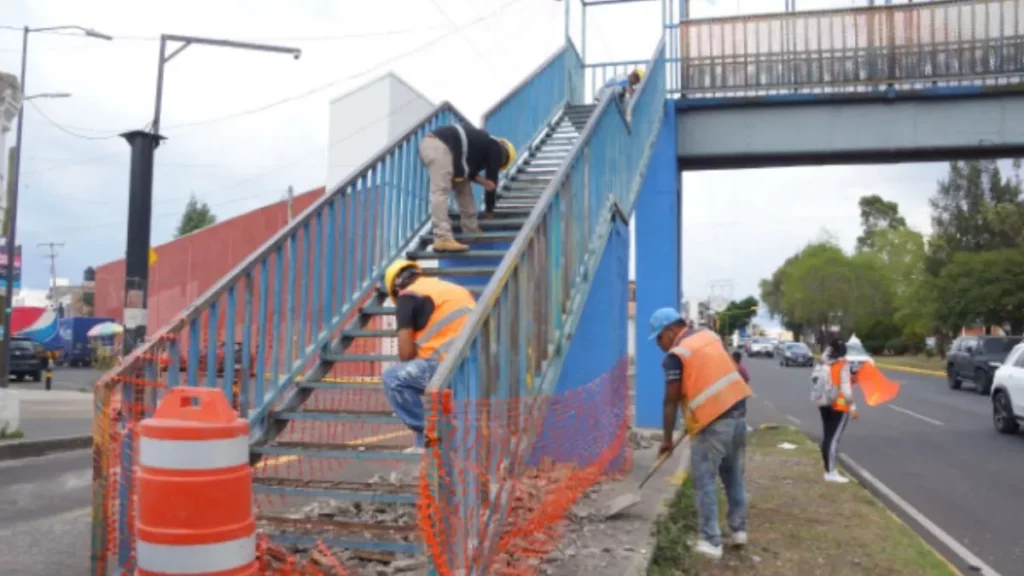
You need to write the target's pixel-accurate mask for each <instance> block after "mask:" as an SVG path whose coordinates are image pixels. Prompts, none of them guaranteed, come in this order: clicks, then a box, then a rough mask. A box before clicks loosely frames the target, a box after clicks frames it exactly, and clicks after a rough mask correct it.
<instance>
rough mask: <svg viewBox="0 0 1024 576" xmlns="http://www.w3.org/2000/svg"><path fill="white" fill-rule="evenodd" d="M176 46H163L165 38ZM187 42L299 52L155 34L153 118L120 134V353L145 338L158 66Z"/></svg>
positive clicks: (159, 92)
mask: <svg viewBox="0 0 1024 576" xmlns="http://www.w3.org/2000/svg"><path fill="white" fill-rule="evenodd" d="M168 42H177V43H180V46H178V47H177V48H175V49H174V50H172V51H171V52H170V53H169V54H168V52H167V43H168ZM193 44H201V45H205V46H218V47H221V48H235V49H238V50H256V51H260V52H277V53H280V54H291V55H292V57H294V58H295V59H296V60H298V59H299V57H300V56H302V51H301V50H299V49H298V48H290V47H287V46H274V45H270V44H254V43H251V42H236V41H234V40H220V39H216V38H200V37H197V36H180V35H176V34H161V35H160V56H159V60H158V61H157V72H156V98H155V102H154V106H153V122H152V123H151V124H150V129H149V131H148V132H147V131H145V130H134V131H131V132H126V133H124V134H122V135H121V137H122V138H124V139H125V140H126V141H127V142H128V145H129V146H131V149H132V153H131V154H132V160H131V172H130V174H129V184H128V238H127V247H126V249H125V275H124V354H125V356H127V355H128V354H130V353H131V352H132V350H134V349H135V348H136V347H137V346H138V345H140V344H141V343H142V342H143V341H145V339H146V324H147V318H146V317H147V310H146V309H147V303H148V291H149V287H148V284H149V250H150V245H149V235H150V226H151V219H152V208H153V158H154V155H155V152H156V149H157V147H158V146H159V145H160V142H161V141H162V140H164V139H165V138H164V136H162V135H161V134H160V114H161V111H162V107H163V93H164V66H165V65H166V64H167V63H168V62H170V61H171V60H172V59H174V57H175V56H177V55H178V54H181V52H182V51H183V50H185V49H186V48H188V47H189V46H191V45H193Z"/></svg>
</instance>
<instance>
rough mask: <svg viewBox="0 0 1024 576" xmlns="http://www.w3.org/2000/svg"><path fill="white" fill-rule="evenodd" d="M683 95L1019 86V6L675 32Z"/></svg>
mask: <svg viewBox="0 0 1024 576" xmlns="http://www.w3.org/2000/svg"><path fill="white" fill-rule="evenodd" d="M680 47H681V48H680V53H681V60H682V62H681V67H682V76H681V78H682V87H681V89H682V93H683V94H684V95H685V96H688V97H706V96H757V95H764V94H775V93H791V92H807V93H815V92H818V93H834V92H866V91H871V90H877V89H878V87H883V88H884V87H887V86H890V85H891V86H893V87H895V88H897V89H910V90H913V89H922V88H931V87H933V86H955V85H979V86H1000V85H1007V84H1020V83H1022V81H1024V0H968V1H964V0H950V1H940V2H928V3H923V4H907V5H900V6H880V7H873V8H857V9H850V10H828V11H813V12H796V13H787V14H770V15H758V16H743V17H730V18H711V19H700V20H684V21H683V22H682V24H681V26H680Z"/></svg>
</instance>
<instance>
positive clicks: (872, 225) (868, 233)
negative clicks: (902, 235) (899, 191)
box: [857, 194, 907, 252]
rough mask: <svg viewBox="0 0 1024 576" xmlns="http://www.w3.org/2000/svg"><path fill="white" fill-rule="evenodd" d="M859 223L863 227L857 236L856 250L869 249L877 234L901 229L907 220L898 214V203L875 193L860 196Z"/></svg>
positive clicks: (904, 226) (905, 225)
mask: <svg viewBox="0 0 1024 576" xmlns="http://www.w3.org/2000/svg"><path fill="white" fill-rule="evenodd" d="M858 205H859V206H860V225H861V228H863V231H862V232H861V235H860V236H859V237H858V238H857V251H858V252H862V251H865V250H871V249H872V248H873V247H874V238H875V236H876V235H877V234H879V233H880V232H883V231H888V230H901V229H905V228H906V227H907V221H906V219H904V218H903V216H901V215H900V205H899V204H897V203H896V202H890V201H888V200H885V199H883V198H882V197H881V196H879V195H877V194H872V195H870V196H861V198H860V200H859V201H858Z"/></svg>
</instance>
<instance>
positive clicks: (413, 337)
mask: <svg viewBox="0 0 1024 576" xmlns="http://www.w3.org/2000/svg"><path fill="white" fill-rule="evenodd" d="M384 285H385V287H386V289H387V291H388V294H390V295H391V299H392V300H394V302H395V308H396V310H395V315H396V316H397V324H398V358H399V360H401V362H398V363H396V364H394V365H392V366H390V367H389V368H388V369H387V370H384V374H383V377H382V379H383V381H384V391H385V392H386V393H387V397H388V402H390V403H391V408H392V409H393V410H394V411H395V413H396V414H398V417H399V418H401V419H402V422H403V423H405V425H406V426H408V427H409V429H410V430H412V431H413V432H415V433H416V445H415V446H414V447H412V448H410V449H408V450H406V452H408V453H422V452H423V446H424V439H423V428H424V409H423V392H424V391H425V390H426V388H427V384H428V383H429V382H430V379H431V378H433V376H434V372H436V371H437V366H438V364H440V362H441V360H443V359H444V356H445V354H446V353H448V352H449V349H450V348H451V346H452V345H454V344H455V338H456V337H457V336H458V335H459V331H460V330H461V329H462V325H463V324H465V323H466V319H468V318H469V313H470V312H472V311H473V306H475V305H476V300H474V298H473V295H472V294H471V293H470V292H469V290H466V289H465V288H463V287H462V286H459V285H458V284H453V283H451V282H445V281H444V280H438V279H437V278H428V277H426V276H423V270H422V269H421V268H420V266H419V264H416V263H415V262H409V261H407V260H399V261H397V262H395V263H394V264H392V265H391V266H388V269H387V270H386V271H385V272H384Z"/></svg>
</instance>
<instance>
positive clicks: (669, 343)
mask: <svg viewBox="0 0 1024 576" xmlns="http://www.w3.org/2000/svg"><path fill="white" fill-rule="evenodd" d="M650 324H651V340H655V341H656V342H657V344H658V347H659V348H661V349H662V350H663V351H664V352H666V353H667V354H666V356H665V359H664V360H663V362H662V367H663V368H664V370H665V399H664V402H663V404H662V406H663V414H662V418H663V426H664V434H665V435H664V438H663V439H662V443H661V447H660V448H659V453H660V454H666V453H671V452H672V449H673V442H672V434H673V432H674V429H675V424H676V413H677V412H678V411H679V409H680V408H681V409H682V411H683V422H684V425H685V426H686V432H687V434H688V435H689V437H690V475H691V477H692V478H693V488H694V499H695V503H696V508H697V516H698V524H699V526H700V529H699V534H698V539H697V542H696V545H695V550H696V551H697V552H698V553H700V554H702V555H704V556H707V557H709V558H712V559H718V558H721V557H722V532H721V529H720V528H719V524H718V483H717V479H716V478H717V477H720V478H721V479H722V484H724V485H725V494H726V499H727V501H728V507H729V509H728V512H727V514H726V519H727V521H728V525H729V530H730V531H731V532H732V544H734V545H736V546H743V545H745V544H746V543H747V493H746V487H745V483H744V460H745V456H746V449H747V420H746V416H747V401H746V399H747V397H749V396H750V395H751V390H750V387H749V386H747V383H746V382H745V381H744V378H743V376H741V375H740V373H739V372H738V371H737V369H736V365H735V364H734V363H733V361H732V358H730V357H729V352H728V351H727V350H726V349H725V346H724V345H723V343H722V340H721V339H720V338H719V337H718V335H717V334H715V333H714V332H713V331H711V330H708V329H705V328H698V329H696V330H694V329H690V328H688V327H687V325H686V322H685V321H684V320H683V318H682V316H681V315H680V314H679V312H678V311H677V310H675V309H673V308H661V309H659V310H656V311H655V312H654V314H653V315H651V321H650Z"/></svg>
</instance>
